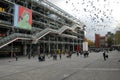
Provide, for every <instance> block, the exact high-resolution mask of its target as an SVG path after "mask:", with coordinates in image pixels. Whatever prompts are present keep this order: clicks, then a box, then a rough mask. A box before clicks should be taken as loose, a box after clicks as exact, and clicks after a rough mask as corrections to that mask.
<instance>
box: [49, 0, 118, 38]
mask: <svg viewBox="0 0 120 80" xmlns="http://www.w3.org/2000/svg"><path fill="white" fill-rule="evenodd" d="M49 1H50V2H52V3H54V4H55V5H57V6H58V7H60V8H62V9H63V10H65V11H66V12H68V13H70V14H72V15H73V16H74V17H76V18H78V19H79V20H80V21H81V22H83V23H84V24H85V25H87V27H86V32H87V33H86V34H87V35H86V36H87V38H89V39H91V40H94V34H95V33H99V34H101V35H102V36H104V35H105V34H106V33H107V32H108V31H112V32H115V30H116V28H118V27H119V24H120V0H49Z"/></svg>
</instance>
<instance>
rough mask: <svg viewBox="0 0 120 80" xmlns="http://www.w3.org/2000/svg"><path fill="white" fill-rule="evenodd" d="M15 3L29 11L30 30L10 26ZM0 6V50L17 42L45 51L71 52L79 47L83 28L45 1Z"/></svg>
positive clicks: (9, 1) (24, 0) (4, 1)
mask: <svg viewBox="0 0 120 80" xmlns="http://www.w3.org/2000/svg"><path fill="white" fill-rule="evenodd" d="M14 4H17V5H21V6H24V7H26V8H28V9H30V10H32V30H25V29H19V28H17V27H15V26H14V25H13V24H14V10H15V9H14ZM0 7H1V8H3V9H4V11H0V17H1V18H0V34H5V36H4V37H1V39H0V48H2V47H4V46H6V45H8V44H10V43H15V44H17V42H21V43H22V45H20V46H26V47H28V46H29V45H32V46H33V47H34V46H38V47H40V48H41V46H42V48H43V49H44V51H45V52H51V50H53V49H54V50H56V49H60V50H69V51H74V50H75V48H76V47H77V46H82V42H83V39H84V28H83V27H84V26H85V25H84V24H83V23H82V22H81V21H79V20H78V19H76V18H75V17H73V16H72V15H70V14H68V13H67V12H65V11H64V10H62V9H60V8H59V7H57V6H55V5H54V4H52V3H51V2H49V1H47V0H1V1H0ZM14 34H15V35H14ZM21 34H22V36H21ZM18 39H21V40H18ZM22 39H23V40H22ZM4 40H6V41H4ZM16 40H17V41H16ZM43 45H44V46H43ZM8 46H9V45H8ZM63 47H64V48H63ZM25 49H27V48H25ZM30 49H31V48H30ZM37 49H39V48H37ZM36 51H38V52H39V50H36ZM23 52H24V53H26V50H25V51H23ZM30 52H31V51H30Z"/></svg>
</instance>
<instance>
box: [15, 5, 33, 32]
mask: <svg viewBox="0 0 120 80" xmlns="http://www.w3.org/2000/svg"><path fill="white" fill-rule="evenodd" d="M14 9H15V11H14V26H15V27H18V28H21V29H28V30H31V29H32V10H30V9H28V8H25V7H22V6H19V5H16V4H15V8H14Z"/></svg>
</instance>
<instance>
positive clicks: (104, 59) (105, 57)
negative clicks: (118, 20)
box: [103, 52, 106, 61]
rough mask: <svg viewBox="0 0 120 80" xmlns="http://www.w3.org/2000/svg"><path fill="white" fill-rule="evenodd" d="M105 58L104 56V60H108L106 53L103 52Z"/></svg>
mask: <svg viewBox="0 0 120 80" xmlns="http://www.w3.org/2000/svg"><path fill="white" fill-rule="evenodd" d="M103 58H104V61H106V53H105V52H103Z"/></svg>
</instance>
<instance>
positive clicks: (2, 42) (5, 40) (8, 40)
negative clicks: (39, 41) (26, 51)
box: [0, 33, 32, 48]
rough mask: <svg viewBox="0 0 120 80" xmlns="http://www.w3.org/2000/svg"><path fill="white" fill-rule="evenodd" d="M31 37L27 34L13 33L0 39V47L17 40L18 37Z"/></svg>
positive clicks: (28, 38)
mask: <svg viewBox="0 0 120 80" xmlns="http://www.w3.org/2000/svg"><path fill="white" fill-rule="evenodd" d="M31 38H32V36H31V35H27V34H20V33H13V34H11V35H9V36H7V37H4V38H2V39H1V40H0V48H2V47H4V46H6V45H8V44H10V43H12V42H14V41H16V40H18V39H25V40H26V39H27V40H30V39H31Z"/></svg>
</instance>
